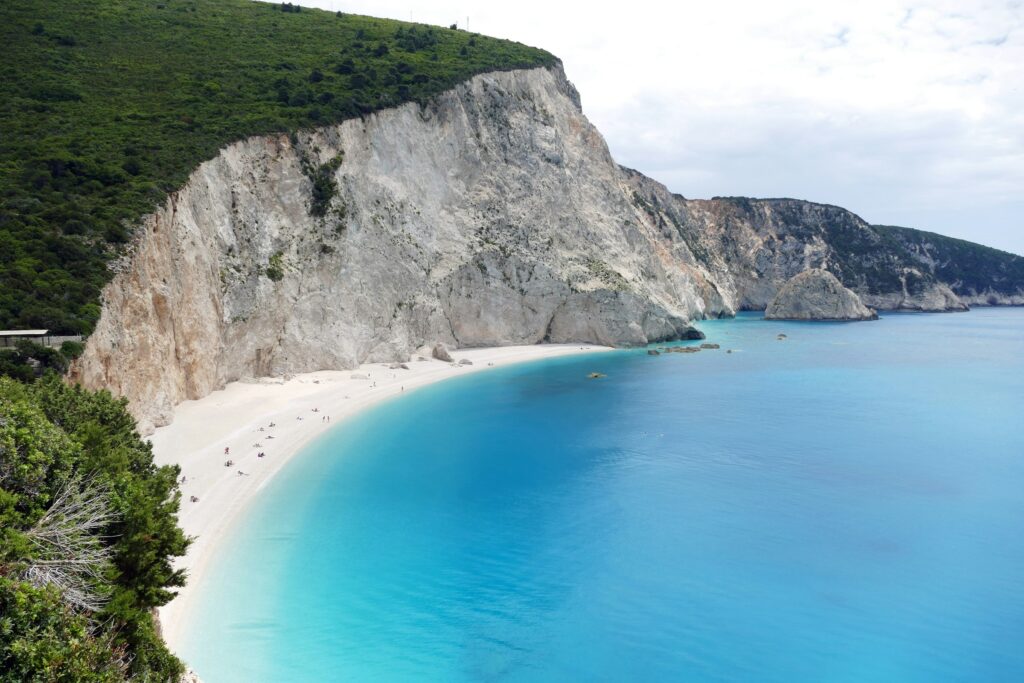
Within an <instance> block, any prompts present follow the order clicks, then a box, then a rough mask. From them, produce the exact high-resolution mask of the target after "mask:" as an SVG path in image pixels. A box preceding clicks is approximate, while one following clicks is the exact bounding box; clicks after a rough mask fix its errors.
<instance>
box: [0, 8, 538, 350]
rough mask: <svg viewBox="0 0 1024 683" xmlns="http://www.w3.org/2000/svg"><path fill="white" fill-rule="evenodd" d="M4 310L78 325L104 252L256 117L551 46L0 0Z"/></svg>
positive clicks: (299, 17) (396, 28) (26, 318)
mask: <svg viewBox="0 0 1024 683" xmlns="http://www.w3.org/2000/svg"><path fill="white" fill-rule="evenodd" d="M0 40H2V41H3V45H4V59H3V63H2V66H0V69H2V72H0V76H2V77H0V130H2V131H3V134H2V136H0V328H9V327H19V328H24V327H30V328H49V329H50V330H51V331H53V332H55V333H67V334H75V333H88V332H89V331H91V330H92V328H93V326H94V325H95V322H96V320H97V318H98V316H99V312H100V308H99V293H100V290H101V288H102V287H103V285H104V284H105V283H106V282H107V281H108V279H109V276H110V273H109V270H108V263H109V262H110V261H111V260H112V259H113V258H115V257H116V256H117V255H118V253H119V252H120V250H121V249H123V247H124V245H125V244H126V243H127V242H128V240H129V239H130V237H131V231H132V227H133V225H134V224H135V222H136V221H137V220H138V219H139V218H140V217H141V216H142V215H144V214H145V213H147V212H149V211H150V210H152V209H153V208H154V207H155V206H156V205H157V204H158V203H159V202H160V201H161V200H162V199H163V198H164V197H165V196H166V195H167V194H168V193H170V192H173V191H174V190H176V189H177V188H179V187H180V186H181V185H182V184H183V183H184V181H185V179H186V178H187V177H188V174H189V173H190V172H191V171H192V170H193V169H194V168H195V167H196V166H197V165H198V164H199V163H201V162H202V161H204V160H206V159H210V158H212V157H214V156H215V155H216V154H217V151H218V150H219V149H220V148H221V147H223V146H224V145H226V144H227V143H230V142H232V141H235V140H239V139H243V138H245V137H247V136H251V135H259V134H268V133H276V132H288V131H295V130H299V129H306V128H312V127H316V126H321V125H325V124H328V123H333V122H338V121H342V120H344V119H348V118H352V117H357V116H360V115H364V114H367V113H369V112H373V111H375V110H378V109H382V108H385V107H392V106H395V105H397V104H400V103H402V102H406V101H421V102H422V101H425V100H428V99H429V98H430V97H432V96H433V95H435V94H437V93H439V92H442V91H444V90H447V89H449V88H451V87H452V86H453V85H455V84H457V83H460V82H462V81H465V80H467V79H468V78H470V77H471V76H473V75H475V74H478V73H481V72H486V71H495V70H507V69H515V68H524V67H535V66H541V65H549V64H552V63H554V62H555V58H554V57H553V56H552V55H550V54H548V53H547V52H544V51H541V50H537V49H534V48H530V47H526V46H524V45H520V44H518V43H513V42H510V41H504V40H497V39H493V38H487V37H484V36H480V35H475V34H470V33H467V32H465V31H459V30H452V29H443V28H439V27H432V26H426V25H421V24H411V23H404V22H397V21H391V20H383V19H373V18H369V17H362V16H354V15H348V14H343V13H341V12H339V13H336V14H334V13H329V12H323V11H319V10H310V9H306V8H300V7H299V6H297V5H292V4H291V3H286V4H269V3H262V2H252V1H251V0H132V1H130V2H115V1H113V0H61V2H50V1H47V2H5V3H0Z"/></svg>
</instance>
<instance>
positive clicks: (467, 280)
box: [72, 69, 733, 431]
mask: <svg viewBox="0 0 1024 683" xmlns="http://www.w3.org/2000/svg"><path fill="white" fill-rule="evenodd" d="M324 164H333V166H335V167H336V168H335V170H334V171H333V174H334V178H335V181H336V184H337V195H336V196H335V197H334V198H333V199H332V200H331V202H330V204H329V207H328V211H327V212H326V215H324V216H321V217H318V216H314V215H313V213H312V211H311V209H312V203H311V196H312V194H311V193H312V182H311V179H310V176H311V175H312V172H311V170H312V169H317V168H321V167H322V165H324ZM325 168H326V167H325ZM271 276H272V277H271ZM732 310H733V309H732V307H731V305H730V304H729V303H728V302H727V301H726V300H725V299H724V298H723V297H721V296H719V295H718V293H717V291H716V289H715V287H714V286H713V285H712V284H710V282H709V275H708V273H707V272H706V271H705V270H704V268H703V266H701V265H700V264H699V263H698V262H697V261H696V259H694V258H693V256H692V254H691V253H690V252H689V251H688V249H687V247H686V244H685V242H684V241H683V239H682V238H681V237H680V236H679V235H666V234H663V233H662V232H661V231H659V230H657V229H655V228H654V227H653V226H652V225H651V224H650V223H649V222H648V221H646V220H645V219H644V217H643V216H642V215H640V214H639V213H638V210H637V208H636V206H635V205H634V203H633V202H632V201H631V199H630V197H629V193H628V187H627V184H626V183H625V181H624V176H623V174H622V172H621V170H620V169H619V167H618V166H617V165H616V164H615V163H614V161H613V160H612V159H611V156H610V155H609V153H608V149H607V146H606V145H605V143H604V140H603V139H602V138H601V136H600V134H599V133H598V132H597V131H596V130H595V129H594V128H593V126H591V125H590V123H589V122H588V121H587V120H586V118H585V117H584V116H583V114H582V112H581V110H580V106H579V100H578V96H577V94H576V92H575V90H574V89H573V88H572V86H571V85H570V84H569V83H568V81H567V80H566V79H565V77H564V75H563V74H562V72H561V70H560V69H551V70H548V69H536V70H531V71H518V72H505V73H495V74H488V75H483V76H478V77H476V78H474V79H472V80H471V81H469V82H467V83H466V84H463V85H461V86H459V87H458V88H456V89H454V90H452V91H450V92H448V93H446V94H444V95H442V96H440V97H439V98H437V99H436V100H435V101H434V102H432V103H431V104H430V105H429V106H426V107H421V106H419V105H416V104H407V105H403V106H401V107H398V108H396V109H392V110H387V111H383V112H380V113H377V114H375V115H372V116H369V117H367V118H365V119H363V120H352V121H348V122H345V123H343V124H341V125H338V126H334V127H330V128H324V129H321V130H317V131H315V132H312V133H309V134H299V135H297V136H291V137H289V136H280V137H273V138H253V139H249V140H245V141H243V142H239V143H236V144H233V145H230V146H229V147H227V148H226V149H224V150H223V151H222V153H221V154H220V155H219V156H218V157H217V158H215V159H213V160H211V161H208V162H206V163H204V164H202V165H201V166H200V167H199V168H198V169H197V170H196V171H195V172H194V173H193V174H192V176H191V178H190V179H189V181H188V183H187V184H186V185H185V187H183V188H182V189H181V190H180V191H178V192H177V193H175V194H174V195H173V196H172V197H171V198H170V199H169V200H168V201H167V202H166V204H165V205H164V206H162V207H161V208H160V209H159V210H158V211H156V212H155V213H154V214H152V215H151V216H149V217H148V218H147V219H146V220H145V221H144V223H143V225H142V226H141V228H140V230H139V235H138V237H137V239H136V241H135V243H134V245H133V249H132V252H131V253H130V254H129V255H128V256H127V257H126V258H125V260H124V262H123V263H122V264H121V272H120V273H119V274H118V275H117V276H116V277H115V279H114V280H113V282H112V283H111V284H110V285H109V286H108V287H107V288H106V290H105V292H104V306H103V315H102V317H101V320H100V322H99V324H98V326H97V328H96V331H95V332H94V333H93V335H92V336H91V337H90V339H89V341H88V344H87V349H86V352H85V354H84V356H83V357H82V358H81V359H80V360H79V361H78V362H77V363H76V365H75V367H74V369H73V371H72V376H73V378H74V379H77V380H78V381H80V382H82V383H83V384H85V385H86V386H90V387H106V388H109V389H111V390H112V391H114V392H115V393H118V394H121V395H124V396H127V397H129V399H130V404H131V407H132V410H133V412H134V413H135V414H136V416H137V417H138V418H139V420H140V428H141V429H143V430H144V431H146V430H150V429H151V428H152V427H153V426H156V425H160V424H165V423H166V422H167V421H168V420H169V419H170V417H171V415H172V409H173V407H174V406H175V405H176V404H177V403H179V402H180V401H182V400H185V399H190V398H198V397H201V396H203V395H205V394H207V393H209V392H210V391H213V390H214V389H217V388H218V387H221V386H223V385H224V384H225V383H226V382H229V381H232V380H236V379H240V378H244V377H251V376H260V375H280V374H289V373H297V372H304V371H311V370H316V369H324V368H345V367H353V366H355V365H356V364H358V363H360V362H365V361H384V360H396V359H404V358H408V356H409V354H410V353H411V352H412V351H413V350H414V349H415V348H417V347H419V346H420V345H422V344H424V343H428V342H432V341H435V340H440V341H445V342H448V343H450V344H454V345H458V346H473V345H491V344H512V343H533V342H540V341H552V342H560V341H580V342H595V343H602V344H615V345H620V344H643V343H647V342H648V341H661V340H666V339H674V338H680V337H684V336H686V335H688V334H691V332H692V328H690V327H689V325H688V324H687V321H688V320H689V319H690V318H692V317H700V316H703V315H707V314H711V315H719V314H723V313H724V314H728V313H732Z"/></svg>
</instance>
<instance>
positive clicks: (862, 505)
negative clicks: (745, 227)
mask: <svg viewBox="0 0 1024 683" xmlns="http://www.w3.org/2000/svg"><path fill="white" fill-rule="evenodd" d="M701 327H702V328H703V329H704V331H705V332H706V333H707V336H708V341H713V342H718V343H720V344H721V345H722V349H721V350H719V351H702V352H701V353H698V354H667V355H662V356H657V357H652V356H648V355H647V354H646V352H645V351H644V350H633V351H618V352H613V353H608V354H604V355H593V356H586V357H572V358H566V359H556V360H550V361H544V362H539V363H531V364H525V365H520V366H514V367H510V368H503V369H498V370H493V371H488V372H484V373H479V374H475V375H468V376H465V377H462V378H458V379H455V380H452V381H449V382H445V383H441V384H438V385H434V386H432V387H428V388H425V389H423V390H420V391H416V392H412V393H410V394H407V395H405V396H403V397H402V398H401V399H398V400H393V401H391V402H390V403H386V404H383V405H381V406H379V407H377V408H375V409H373V410H372V411H370V412H368V413H365V414H363V415H361V416H359V417H358V418H357V419H354V420H352V421H350V422H348V423H345V424H342V425H339V427H337V428H336V429H335V430H334V431H333V432H332V433H330V434H329V435H327V436H325V437H324V438H322V439H321V440H319V441H318V442H316V443H315V444H313V445H312V446H311V447H310V448H309V449H307V451H306V452H304V453H303V454H302V455H301V456H300V457H299V458H297V459H296V460H295V461H294V463H293V464H291V465H289V467H288V468H286V469H285V471H284V472H282V473H281V475H280V476H279V477H278V478H277V479H275V480H274V481H273V482H272V483H271V484H270V485H269V486H268V488H267V490H266V491H265V492H264V493H263V494H262V496H261V498H259V499H258V501H257V502H256V503H255V504H254V506H253V508H252V509H251V511H250V513H249V514H247V515H246V518H245V520H244V522H241V523H240V524H239V525H238V526H237V527H236V529H235V531H234V532H233V534H232V535H231V537H230V540H228V541H227V542H226V543H225V545H224V546H223V549H222V550H221V551H220V553H219V555H218V556H217V557H216V558H215V560H214V562H213V565H212V567H211V570H210V572H209V573H208V574H207V576H206V578H205V580H204V584H203V585H202V586H201V587H200V592H199V601H198V603H197V608H196V610H195V612H194V613H193V615H192V621H191V626H192V629H191V631H190V633H189V635H188V638H187V643H186V646H185V648H184V651H183V655H184V656H185V657H186V658H187V659H188V660H189V661H190V663H191V664H192V665H193V666H194V667H195V668H196V670H197V671H198V672H199V674H200V675H201V676H202V677H203V678H204V680H206V681H207V683H225V682H234V681H247V682H248V681H335V680H346V681H347V680H351V681H575V680H585V681H786V682H791V681H851V682H853V681H857V682H863V681H901V682H903V681H928V682H932V681H985V682H999V681H1015V682H1018V681H1024V310H1021V309H983V310H977V311H972V312H971V313H965V314H948V315H885V316H883V318H882V319H881V320H879V321H877V322H871V323H857V324H807V323H777V322H766V321H763V320H761V319H760V318H759V316H752V315H744V316H741V317H740V318H738V319H736V320H724V321H711V322H707V323H704V324H702V325H701ZM780 332H782V333H785V334H786V335H788V337H789V338H788V339H787V340H785V341H778V340H777V339H776V335H777V334H778V333H780ZM726 348H731V349H735V352H734V353H732V354H727V353H726V352H725V349H726ZM591 371H599V372H603V373H605V374H606V375H607V377H606V378H604V379H600V380H590V379H587V378H586V375H587V374H588V373H589V372H591Z"/></svg>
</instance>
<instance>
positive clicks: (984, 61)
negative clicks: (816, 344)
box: [302, 0, 1024, 254]
mask: <svg viewBox="0 0 1024 683" xmlns="http://www.w3.org/2000/svg"><path fill="white" fill-rule="evenodd" d="M302 4H303V5H309V6H318V7H323V8H326V9H333V10H339V9H340V10H342V11H346V12H354V13H358V14H370V15H374V16H382V17H391V18H395V19H405V20H409V19H412V20H414V21H420V22H425V23H432V24H442V25H448V24H451V23H453V22H456V21H457V22H458V24H459V26H460V28H464V27H465V24H466V20H467V16H468V19H469V29H470V30H471V31H474V32H480V33H485V34H488V35H493V36H499V37H502V38H510V39H513V40H518V41H520V42H523V43H527V44H529V45H535V46H538V47H543V48H545V49H547V50H549V51H550V52H553V53H554V54H556V55H557V56H559V57H560V58H561V59H562V61H563V62H564V64H565V70H566V73H567V74H568V76H569V79H570V80H572V81H573V82H574V83H575V84H576V87H577V88H578V89H579V91H580V94H581V95H582V98H583V109H584V111H585V113H586V114H587V116H588V117H589V118H590V119H591V121H593V122H594V123H595V124H596V125H597V127H598V128H599V129H600V130H601V132H602V133H603V134H604V136H605V139H607V141H608V144H609V146H610V147H611V150H612V154H613V155H614V156H615V158H616V160H617V161H618V162H619V163H621V164H624V165H626V166H630V167H633V168H636V169H638V170H640V171H643V172H644V173H646V174H648V175H650V176H651V177H653V178H655V179H657V180H660V181H661V182H663V183H665V184H666V185H668V187H669V188H670V189H671V190H673V191H674V192H679V193H680V194H683V195H685V196H687V197H711V196H713V195H746V196H754V197H798V198H801V199H810V200H814V201H819V202H826V203H830V204H838V205H840V206H844V207H846V208H848V209H851V210H852V211H854V212H855V213H857V214H859V215H860V216H862V217H863V218H864V219H866V220H867V221H869V222H871V223H885V224H894V225H906V226H910V227H916V228H922V229H926V230H933V231H935V232H941V233H945V234H948V235H953V236H956V237H963V238H965V239H971V240H974V241H978V242H982V243H984V244H989V245H991V246H995V247H999V248H1001V249H1006V250H1008V251H1013V252H1015V253H1018V254H1024V220H1022V217H1024V1H1022V0H1015V1H1005V0H1004V1H1002V2H941V1H934V2H933V1H930V0H929V1H925V2H900V1H899V0H897V1H888V2H882V1H876V0H857V1H856V2H843V3H839V2H835V3H828V2H823V1H822V0H807V1H804V0H772V1H771V2H764V1H763V0H761V1H752V2H728V1H722V0H719V1H715V2H711V1H708V0H702V1H700V2H675V3H668V2H647V1H644V0H635V1H634V2H629V3H604V4H598V3H593V2H590V3H584V2H552V1H551V0H547V1H544V2H541V1H540V0H517V1H516V2H501V3H492V2H487V3H476V2H468V1H462V0H436V1H430V2H422V1H421V2H412V1H410V0H355V1H348V0H305V1H303V2H302Z"/></svg>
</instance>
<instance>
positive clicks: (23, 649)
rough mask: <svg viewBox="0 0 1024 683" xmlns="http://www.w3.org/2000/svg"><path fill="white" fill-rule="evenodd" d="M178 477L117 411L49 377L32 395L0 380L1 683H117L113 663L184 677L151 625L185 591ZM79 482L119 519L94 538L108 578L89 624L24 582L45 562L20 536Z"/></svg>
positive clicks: (131, 671) (31, 387)
mask: <svg viewBox="0 0 1024 683" xmlns="http://www.w3.org/2000/svg"><path fill="white" fill-rule="evenodd" d="M178 474H179V470H178V468H177V467H157V466H156V465H155V464H154V463H153V455H152V450H151V447H150V446H149V444H148V443H146V442H144V441H142V440H141V439H140V438H139V435H138V433H136V431H135V422H134V420H133V419H132V417H131V416H130V415H129V414H128V412H127V410H126V408H125V402H124V401H123V400H117V399H114V398H113V397H112V396H111V395H110V394H109V393H107V392H98V393H93V392H89V391H85V390H83V389H81V388H78V387H71V386H68V385H67V384H65V383H64V382H63V381H61V379H60V378H59V377H58V376H56V375H52V374H51V375H50V376H48V377H44V378H43V379H41V380H38V381H36V382H34V383H32V384H22V383H19V382H15V381H13V380H11V379H7V378H0V577H2V582H0V608H2V609H0V681H7V680H11V681H13V680H18V681H34V680H38V681H50V680H62V681H63V680H68V681H78V680H89V681H93V680H99V681H106V680H122V678H121V677H118V675H117V674H118V672H119V671H120V668H119V666H118V665H117V662H118V661H126V662H130V663H129V664H128V667H127V671H126V673H127V675H129V676H134V677H135V678H136V679H137V680H153V681H165V680H169V679H172V678H173V677H175V676H176V675H178V674H179V673H180V671H181V663H180V662H179V661H178V660H177V659H176V658H175V657H174V656H173V655H172V654H171V653H170V652H169V651H168V650H167V648H166V646H165V645H164V644H163V642H162V641H161V640H160V638H159V637H158V636H157V634H156V628H155V624H154V622H153V616H152V610H153V608H155V607H158V606H160V605H163V604H165V603H166V602H167V601H168V600H170V599H171V597H173V592H172V591H173V589H174V588H175V587H178V586H182V585H184V575H183V574H182V572H180V571H177V570H175V569H174V568H173V566H172V560H173V558H174V557H176V556H180V555H182V554H184V552H185V549H186V547H187V545H188V541H187V539H186V538H185V536H184V535H183V533H182V532H181V529H179V528H178V526H177V512H178V506H179V497H180V493H179V492H178V489H177V483H176V482H177V477H178ZM76 477H78V478H81V477H92V478H93V479H94V480H95V481H97V482H101V483H102V484H103V485H104V486H105V487H106V489H107V490H108V491H109V495H108V497H107V504H108V505H109V506H110V509H111V511H112V512H113V513H114V514H113V516H112V517H111V520H110V521H109V522H108V523H107V525H106V526H105V527H104V528H103V529H100V530H99V531H98V533H97V535H96V540H97V541H98V542H100V543H102V544H104V545H106V546H108V547H109V552H110V569H109V571H108V572H106V573H105V575H104V579H103V582H104V592H105V593H106V594H107V595H108V597H109V602H107V603H106V604H105V606H104V607H103V608H102V609H101V610H100V611H99V612H95V613H77V614H75V613H72V612H71V611H69V610H68V609H66V607H65V605H63V604H62V602H61V597H62V596H60V595H57V594H55V593H54V591H52V590H49V589H46V590H43V589H42V588H41V587H34V588H33V587H31V586H29V585H28V584H27V583H26V582H25V581H24V578H23V577H24V570H25V568H26V567H27V566H29V565H30V564H31V563H32V562H33V560H34V559H36V557H37V554H38V553H39V552H41V551H40V550H39V548H38V546H36V545H34V544H32V543H29V542H28V541H27V540H26V532H27V531H28V530H29V529H30V528H31V527H32V525H33V524H35V522H36V521H38V520H39V518H40V517H41V516H42V514H43V513H44V511H46V509H47V508H48V507H49V505H50V504H51V503H52V502H53V500H54V497H55V495H56V493H57V491H59V490H60V489H61V488H62V487H63V486H65V485H67V484H68V482H69V481H72V479H73V478H76ZM33 653H34V654H33ZM89 670H93V671H94V672H95V675H94V676H92V677H90V676H89V675H87V674H86V673H83V672H87V671H89ZM8 672H11V673H10V674H9V677H8V678H4V676H5V675H8Z"/></svg>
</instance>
